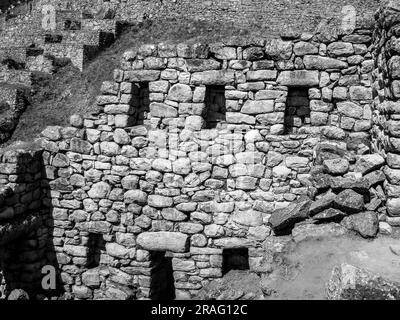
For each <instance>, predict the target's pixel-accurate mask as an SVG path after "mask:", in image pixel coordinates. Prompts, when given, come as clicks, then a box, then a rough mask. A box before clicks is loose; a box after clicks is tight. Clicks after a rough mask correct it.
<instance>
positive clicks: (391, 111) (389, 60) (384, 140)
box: [372, 1, 400, 225]
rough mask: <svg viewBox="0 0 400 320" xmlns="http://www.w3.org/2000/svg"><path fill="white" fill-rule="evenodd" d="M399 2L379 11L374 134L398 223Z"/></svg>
mask: <svg viewBox="0 0 400 320" xmlns="http://www.w3.org/2000/svg"><path fill="white" fill-rule="evenodd" d="M399 11H400V6H399V3H398V2H397V1H387V2H386V3H385V6H383V7H382V8H381V9H380V10H379V11H378V12H377V14H376V21H377V23H376V28H375V33H374V35H375V36H374V43H375V50H374V58H375V62H376V63H375V68H374V71H373V77H374V85H373V88H374V97H375V98H374V126H373V131H372V134H373V137H374V139H373V140H374V141H375V149H376V150H378V151H380V152H381V153H383V154H385V156H386V158H387V167H386V168H385V173H386V175H387V178H388V181H387V183H386V184H385V192H386V194H387V196H388V201H387V209H388V215H389V217H388V220H389V221H390V222H391V223H392V224H396V225H397V224H399V223H400V220H399V218H398V217H399V215H400V193H399V190H400V189H399V180H398V177H399V173H400V171H399V168H400V162H399V161H400V157H399V155H398V154H399V152H400V145H399V141H400V140H399V137H400V135H399V131H398V128H399V124H400V122H399V112H400V109H399V99H400V91H399V88H400V86H399V85H400V80H399V79H400V76H399V71H398V70H399V67H400V64H399V61H400V60H399V59H400V56H399V52H400V51H399V50H398V42H399V35H398V31H397V29H398V15H399Z"/></svg>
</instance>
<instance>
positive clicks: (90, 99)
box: [6, 20, 257, 145]
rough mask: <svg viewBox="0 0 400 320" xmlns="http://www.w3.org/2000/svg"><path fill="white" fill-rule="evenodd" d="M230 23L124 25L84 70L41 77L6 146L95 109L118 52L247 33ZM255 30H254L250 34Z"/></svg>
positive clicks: (67, 68)
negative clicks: (114, 38)
mask: <svg viewBox="0 0 400 320" xmlns="http://www.w3.org/2000/svg"><path fill="white" fill-rule="evenodd" d="M248 32H249V31H248V30H238V29H237V28H235V27H234V26H232V25H229V24H225V25H219V24H213V25H211V24H208V23H205V22H200V21H182V20H180V21H176V20H163V21H146V22H144V23H142V24H140V25H137V26H131V27H129V28H127V29H126V30H125V31H124V32H123V33H122V34H121V36H120V37H119V39H118V40H117V41H116V42H115V43H114V44H113V45H112V46H111V47H109V48H108V49H107V50H105V51H103V52H101V53H100V54H99V55H98V56H97V57H96V58H95V59H94V60H93V61H92V62H91V63H90V65H89V66H88V67H87V68H86V70H84V72H83V73H81V72H79V70H77V69H75V68H74V67H72V66H71V65H67V66H64V67H62V68H60V69H59V70H58V71H57V72H56V73H55V74H54V75H53V77H52V78H47V79H41V80H40V81H39V83H38V85H37V87H36V88H35V90H36V93H35V94H34V95H33V96H32V103H31V105H30V106H29V107H28V108H27V110H26V111H25V113H24V114H23V116H22V117H21V119H20V122H19V124H18V127H17V129H16V130H15V132H14V134H13V137H12V139H11V140H9V141H8V142H7V143H6V145H9V144H10V143H13V142H15V141H17V140H23V141H29V140H32V139H34V138H35V137H37V136H38V134H39V133H40V132H41V131H42V130H43V129H44V128H45V127H46V126H52V125H65V124H68V119H69V116H70V115H72V114H74V113H79V114H86V113H90V112H92V111H94V110H96V108H97V107H96V104H95V99H96V96H97V94H98V93H99V89H100V86H101V83H102V82H103V81H105V80H110V79H111V77H112V72H113V70H114V69H115V68H117V67H118V65H119V61H120V57H121V55H122V54H123V53H124V52H125V51H126V50H128V49H135V48H138V47H139V46H140V45H142V44H145V43H159V42H172V43H179V42H185V41H189V40H190V41H202V42H206V43H210V42H214V41H218V40H220V39H221V38H225V37H229V36H232V35H239V34H240V35H246V34H247V33H248ZM254 33H257V32H255V31H254V30H253V31H252V34H254Z"/></svg>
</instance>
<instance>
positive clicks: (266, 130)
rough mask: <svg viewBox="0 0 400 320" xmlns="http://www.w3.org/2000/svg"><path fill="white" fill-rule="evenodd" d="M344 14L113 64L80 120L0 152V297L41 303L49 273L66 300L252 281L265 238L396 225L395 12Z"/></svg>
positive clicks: (177, 294) (185, 291)
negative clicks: (237, 276)
mask: <svg viewBox="0 0 400 320" xmlns="http://www.w3.org/2000/svg"><path fill="white" fill-rule="evenodd" d="M242 4H243V2H242ZM347 9H348V10H349V11H350V14H349V15H347V16H346V15H345V18H344V19H342V20H341V21H340V23H339V24H336V23H332V24H330V23H325V24H322V25H319V27H318V28H317V30H315V32H312V33H309V32H302V33H300V32H295V31H293V30H286V31H285V32H282V33H281V36H280V37H279V38H274V39H263V38H256V37H253V38H252V37H247V38H245V39H243V38H240V37H236V38H230V39H227V40H225V41H223V42H221V43H214V44H204V43H195V44H184V43H182V44H178V45H171V44H168V43H161V44H157V45H156V44H154V45H153V44H149V45H144V46H142V47H140V49H139V50H138V51H137V52H134V51H128V52H126V53H125V54H124V55H123V57H122V61H121V67H120V68H119V69H117V70H115V71H114V74H113V75H112V77H113V78H112V80H110V81H107V82H104V83H103V85H102V87H101V95H100V96H99V97H98V101H97V103H98V105H99V113H98V114H94V115H91V116H86V117H82V116H79V115H74V116H72V117H71V121H70V123H71V125H70V126H69V127H48V128H47V129H46V130H44V131H43V132H42V134H41V138H40V139H38V140H37V141H36V143H35V145H34V146H32V145H29V146H25V147H18V146H17V147H11V148H9V149H6V150H3V152H2V155H1V158H0V159H1V163H0V183H1V184H2V185H3V186H4V187H3V189H2V190H1V193H0V204H1V210H0V248H1V250H2V251H1V252H2V255H1V256H2V257H4V259H2V260H0V270H2V274H3V276H2V278H3V285H2V286H1V285H0V287H3V288H6V290H4V291H7V290H9V289H12V288H24V289H26V290H28V291H29V292H30V293H32V294H37V293H40V294H48V295H49V294H56V293H55V292H50V293H49V292H46V291H43V290H42V289H41V286H40V282H41V277H42V275H41V268H42V267H43V266H45V265H52V266H54V267H55V268H56V270H57V275H58V278H57V280H58V282H57V290H58V291H57V294H60V293H61V292H64V293H66V294H67V295H68V296H71V297H74V298H77V299H102V298H109V299H142V298H150V299H160V298H177V299H186V298H193V297H195V296H196V294H197V293H198V292H199V290H201V288H203V287H204V286H205V285H207V283H209V281H210V280H212V279H215V278H220V277H222V276H223V275H224V274H225V273H226V272H228V271H229V270H231V269H249V270H250V271H251V272H254V273H257V274H260V275H263V274H268V272H269V271H270V264H271V262H272V260H273V254H274V252H277V251H279V247H278V246H276V243H275V241H276V240H277V239H281V237H285V239H286V238H287V237H288V235H292V236H293V237H294V238H296V237H304V236H307V235H308V233H307V232H309V231H310V230H312V231H313V232H315V233H316V234H318V232H327V233H329V232H331V233H336V234H344V233H345V232H349V230H351V231H353V232H356V233H358V234H359V235H361V236H363V237H366V238H371V237H374V236H376V235H377V233H378V232H379V229H380V228H379V227H381V229H383V227H384V226H385V227H387V226H388V225H392V226H398V225H399V223H400V220H399V215H400V200H399V196H400V193H399V192H398V191H399V185H400V178H399V177H400V170H399V169H400V157H399V155H398V154H399V150H400V144H399V137H400V133H399V123H400V122H399V117H398V113H399V112H400V111H399V110H400V109H399V108H398V102H397V100H398V98H399V97H400V95H399V83H400V82H399V80H398V79H400V75H399V74H398V70H399V66H398V59H399V55H398V53H399V52H400V51H399V50H398V32H397V25H398V17H399V12H400V3H399V2H398V1H390V2H385V3H384V4H383V5H382V6H381V8H380V9H379V10H378V12H377V13H376V15H375V19H371V17H369V16H363V17H360V16H357V17H356V16H355V15H354V14H352V13H351V12H352V11H351V10H350V9H351V8H350V9H349V8H347ZM386 229H387V228H386ZM289 238H290V237H289ZM6 244H7V245H6ZM15 253H18V261H12V256H13V255H14V256H15ZM0 292H1V290H0Z"/></svg>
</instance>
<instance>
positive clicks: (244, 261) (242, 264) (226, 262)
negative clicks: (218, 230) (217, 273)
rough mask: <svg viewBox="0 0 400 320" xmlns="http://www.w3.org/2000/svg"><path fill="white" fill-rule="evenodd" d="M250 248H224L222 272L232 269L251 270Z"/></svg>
mask: <svg viewBox="0 0 400 320" xmlns="http://www.w3.org/2000/svg"><path fill="white" fill-rule="evenodd" d="M249 268H250V267H249V249H247V248H238V249H224V251H223V252H222V274H223V275H224V274H226V273H228V272H229V271H231V270H249Z"/></svg>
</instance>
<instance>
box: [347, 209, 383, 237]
mask: <svg viewBox="0 0 400 320" xmlns="http://www.w3.org/2000/svg"><path fill="white" fill-rule="evenodd" d="M342 225H343V226H345V227H346V228H347V229H349V230H353V231H355V232H357V233H358V234H360V235H361V236H362V237H363V238H373V237H375V236H376V235H377V234H378V231H379V219H378V215H377V214H376V213H375V212H373V211H365V212H361V213H358V214H354V215H351V216H348V217H345V218H344V219H343V221H342Z"/></svg>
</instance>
